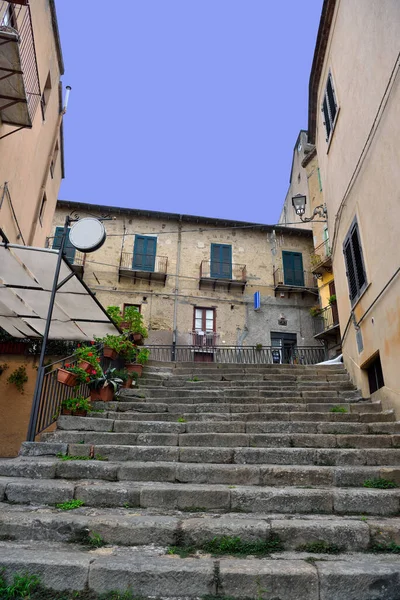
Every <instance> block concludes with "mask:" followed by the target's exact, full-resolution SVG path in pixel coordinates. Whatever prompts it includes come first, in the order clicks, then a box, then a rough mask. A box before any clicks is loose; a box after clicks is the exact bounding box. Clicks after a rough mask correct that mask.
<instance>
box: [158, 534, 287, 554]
mask: <svg viewBox="0 0 400 600" xmlns="http://www.w3.org/2000/svg"><path fill="white" fill-rule="evenodd" d="M196 550H201V551H203V552H207V553H210V554H213V555H216V556H219V555H225V554H230V555H232V556H249V555H255V556H267V555H268V554H271V552H279V551H280V550H283V547H282V542H281V540H280V539H279V537H278V536H275V537H271V538H270V539H269V540H267V541H265V540H256V541H252V542H246V541H243V540H241V539H240V537H231V536H222V537H214V538H213V539H212V540H210V541H208V542H205V543H204V544H201V545H199V546H198V547H195V546H185V545H184V544H182V545H178V546H169V548H168V550H167V554H178V555H179V556H180V557H181V558H185V557H187V556H189V555H190V554H194V553H195V552H196Z"/></svg>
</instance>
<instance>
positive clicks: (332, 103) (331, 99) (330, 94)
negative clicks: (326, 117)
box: [326, 75, 337, 125]
mask: <svg viewBox="0 0 400 600" xmlns="http://www.w3.org/2000/svg"><path fill="white" fill-rule="evenodd" d="M326 97H327V99H328V106H329V113H330V117H331V125H333V122H334V120H335V117H336V112H337V108H336V100H335V92H334V91H333V84H332V77H331V75H329V77H328V82H327V84H326Z"/></svg>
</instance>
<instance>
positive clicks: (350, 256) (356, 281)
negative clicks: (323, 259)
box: [343, 220, 367, 303]
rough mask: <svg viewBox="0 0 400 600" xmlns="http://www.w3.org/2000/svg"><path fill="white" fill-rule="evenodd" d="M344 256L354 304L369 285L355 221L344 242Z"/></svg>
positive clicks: (350, 293)
mask: <svg viewBox="0 0 400 600" xmlns="http://www.w3.org/2000/svg"><path fill="white" fill-rule="evenodd" d="M343 254H344V260H345V264H346V275H347V283H348V286H349V296H350V301H351V302H352V303H353V302H354V301H355V300H356V299H357V298H358V297H359V296H361V294H362V292H363V291H364V289H365V287H366V285H367V276H366V273H365V268H364V258H363V252H362V248H361V241H360V235H359V232H358V224H357V221H356V220H354V222H353V224H352V226H351V227H350V230H349V232H348V234H347V236H346V239H345V241H344V244H343Z"/></svg>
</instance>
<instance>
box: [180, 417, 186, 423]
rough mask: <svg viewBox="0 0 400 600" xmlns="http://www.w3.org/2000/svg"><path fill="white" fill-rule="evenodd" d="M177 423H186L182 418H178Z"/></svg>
mask: <svg viewBox="0 0 400 600" xmlns="http://www.w3.org/2000/svg"><path fill="white" fill-rule="evenodd" d="M178 423H186V419H185V418H184V417H179V419H178Z"/></svg>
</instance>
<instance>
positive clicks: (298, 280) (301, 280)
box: [274, 268, 318, 289]
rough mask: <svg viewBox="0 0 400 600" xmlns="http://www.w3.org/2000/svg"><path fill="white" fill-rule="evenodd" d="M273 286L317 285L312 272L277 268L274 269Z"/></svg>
mask: <svg viewBox="0 0 400 600" xmlns="http://www.w3.org/2000/svg"><path fill="white" fill-rule="evenodd" d="M274 286H275V288H280V287H282V288H302V289H304V288H306V289H314V288H317V287H318V284H317V278H316V277H315V275H314V273H310V272H309V271H300V270H296V269H281V268H278V269H275V271H274Z"/></svg>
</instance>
